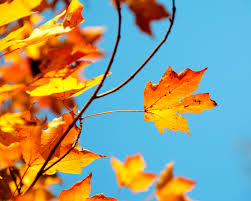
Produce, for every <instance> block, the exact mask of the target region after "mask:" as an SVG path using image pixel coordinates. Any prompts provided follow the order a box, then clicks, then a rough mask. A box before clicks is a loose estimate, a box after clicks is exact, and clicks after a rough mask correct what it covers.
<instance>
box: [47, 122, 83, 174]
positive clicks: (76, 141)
mask: <svg viewBox="0 0 251 201" xmlns="http://www.w3.org/2000/svg"><path fill="white" fill-rule="evenodd" d="M79 121H80V129H79V133H78V136H77V138H76V140H75V141H74V142H73V144H72V146H71V148H70V149H69V150H68V151H67V152H66V153H65V154H64V155H63V156H61V157H60V158H59V159H58V160H56V161H55V162H54V163H52V164H51V165H50V166H49V167H47V168H45V169H44V171H43V174H44V173H45V172H46V171H47V170H49V169H50V168H52V167H53V166H54V165H56V164H57V163H59V162H60V161H61V160H63V159H64V158H65V157H66V156H67V155H68V154H69V153H70V152H71V151H72V150H73V149H74V148H75V147H76V145H77V143H78V140H79V137H80V134H81V131H82V126H83V124H82V123H83V119H79Z"/></svg>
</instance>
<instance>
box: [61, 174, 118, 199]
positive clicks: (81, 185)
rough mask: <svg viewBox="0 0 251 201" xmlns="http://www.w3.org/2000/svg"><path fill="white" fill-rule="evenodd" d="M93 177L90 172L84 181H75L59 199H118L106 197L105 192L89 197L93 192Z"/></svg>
mask: <svg viewBox="0 0 251 201" xmlns="http://www.w3.org/2000/svg"><path fill="white" fill-rule="evenodd" d="M91 177H92V173H90V174H89V175H88V176H87V177H86V178H84V179H83V180H82V181H79V182H77V183H75V184H74V185H73V186H72V187H71V188H69V189H68V190H63V191H62V192H61V193H60V194H59V197H58V201H69V200H74V201H117V200H116V199H115V198H112V197H106V196H105V195H104V194H98V195H94V196H92V197H90V198H89V194H90V192H91Z"/></svg>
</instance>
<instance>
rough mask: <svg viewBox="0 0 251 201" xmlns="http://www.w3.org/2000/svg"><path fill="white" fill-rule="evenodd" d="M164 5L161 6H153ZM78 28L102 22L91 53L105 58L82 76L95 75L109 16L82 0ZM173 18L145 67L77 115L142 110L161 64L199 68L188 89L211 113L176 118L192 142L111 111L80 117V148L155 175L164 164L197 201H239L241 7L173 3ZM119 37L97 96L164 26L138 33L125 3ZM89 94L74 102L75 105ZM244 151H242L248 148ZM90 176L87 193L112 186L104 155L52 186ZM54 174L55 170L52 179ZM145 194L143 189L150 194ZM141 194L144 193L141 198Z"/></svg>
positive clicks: (106, 4) (244, 167)
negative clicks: (134, 160) (193, 87)
mask: <svg viewBox="0 0 251 201" xmlns="http://www.w3.org/2000/svg"><path fill="white" fill-rule="evenodd" d="M159 2H163V3H164V4H165V5H166V6H167V7H169V8H170V6H171V1H170V0H166V1H164V0H162V1H159ZM82 3H83V4H84V5H85V8H84V11H83V15H84V17H85V18H86V21H85V22H84V23H83V24H82V26H83V27H85V26H92V25H104V26H105V27H106V33H105V35H104V39H103V42H102V43H100V44H99V47H101V48H102V49H104V50H105V51H106V58H105V59H103V60H101V61H100V62H98V63H96V64H93V65H91V66H90V67H89V68H88V70H87V71H86V73H85V76H86V77H89V78H91V77H92V76H95V75H98V74H102V73H103V71H104V69H105V67H106V65H107V62H108V59H109V57H110V55H111V51H112V48H113V44H114V42H115V35H116V29H117V17H116V12H115V10H114V9H113V8H112V7H111V4H110V1H108V0H106V1H104V0H103V1H100V0H92V1H84V2H82ZM176 4H177V5H176V6H177V17H176V19H175V24H174V27H173V31H172V33H171V35H170V38H169V39H168V41H167V43H165V44H164V46H163V47H162V48H161V49H160V51H159V52H158V53H157V55H156V56H155V57H154V58H153V59H152V60H151V62H149V64H148V65H147V66H146V67H145V69H144V70H143V71H142V72H141V73H140V74H138V76H136V78H135V79H134V80H133V81H131V82H130V83H129V84H128V85H127V86H126V87H124V88H122V89H121V90H120V91H118V92H116V93H114V94H112V95H109V96H107V97H105V98H102V99H98V100H97V101H95V102H93V104H92V105H91V106H90V108H89V109H88V111H87V112H86V114H93V113H98V112H103V111H108V110H118V109H143V101H142V100H143V91H144V87H145V84H146V83H147V81H148V80H152V82H154V83H157V82H158V81H159V79H160V78H161V76H162V75H163V73H164V72H165V71H166V69H167V68H168V66H172V68H173V69H174V70H175V71H177V72H181V71H182V70H184V69H185V68H191V69H193V70H200V69H203V68H205V67H208V70H207V71H206V73H205V74H204V77H203V79H202V81H201V84H200V86H199V88H198V90H197V92H209V93H210V94H211V98H212V99H213V100H215V101H216V102H217V103H218V107H217V108H215V109H213V110H210V111H205V112H203V113H202V114H185V115H184V116H185V117H186V118H187V120H188V124H189V127H190V133H191V134H192V136H188V135H187V134H185V133H182V132H166V133H164V134H160V133H159V132H158V130H157V129H156V127H155V126H154V124H153V123H152V122H145V121H144V115H143V114H141V113H117V114H109V115H105V116H98V117H92V118H88V119H86V121H85V122H84V128H83V133H82V136H81V139H80V142H81V145H82V147H84V148H86V149H89V150H91V151H93V152H95V153H99V154H106V155H108V156H115V157H117V158H119V159H120V160H124V159H125V157H126V156H127V155H132V154H135V153H137V152H140V153H142V155H143V156H144V158H145V161H146V163H147V168H146V171H150V172H154V173H160V172H161V171H162V170H163V169H164V167H165V165H166V164H167V163H169V162H170V161H174V162H175V175H182V176H185V177H188V178H191V179H193V180H195V181H196V182H197V184H196V186H195V188H194V189H193V191H192V192H191V193H189V194H188V195H189V197H191V198H192V199H193V200H201V201H249V200H250V196H251V182H250V176H251V173H250V171H249V168H250V166H249V161H248V160H249V158H248V154H249V155H250V153H247V152H245V151H243V150H244V148H245V147H246V146H247V145H248V143H249V141H250V134H251V127H250V124H251V116H250V114H251V104H250V99H251V79H250V74H251V56H250V55H251V52H250V47H251V25H250V21H251V1H250V0H239V1H236V0H235V1H234V0H207V1H201V0H190V1H185V0H177V1H176ZM122 16H123V22H122V38H121V43H120V45H119V49H118V54H117V56H116V58H115V62H114V65H113V66H112V69H111V71H112V73H113V74H112V75H111V76H110V78H109V79H107V81H106V82H105V85H104V88H103V89H102V91H106V90H107V89H111V88H113V87H115V86H117V85H118V84H119V83H121V82H122V81H124V80H125V79H126V78H127V77H128V75H130V74H131V73H132V72H134V70H135V69H136V68H137V67H138V66H139V65H140V64H141V62H142V61H143V60H144V59H145V58H146V57H147V56H148V55H149V53H150V52H151V50H152V49H153V48H154V47H155V45H156V44H157V43H158V42H159V41H160V39H161V38H162V36H163V35H164V33H165V30H166V28H167V26H168V21H162V22H161V23H153V30H154V35H155V36H154V38H149V37H148V36H147V35H145V34H142V33H141V32H140V31H139V30H138V28H137V27H136V26H135V24H134V17H133V15H132V13H131V12H130V11H129V10H128V9H127V7H125V6H123V7H122ZM90 94H91V91H90V92H88V93H86V94H84V95H83V96H80V97H79V98H78V104H79V107H81V106H82V105H83V104H84V103H85V101H86V100H87V98H88V97H87V95H90ZM250 146H251V145H250ZM90 171H91V172H93V179H92V195H94V194H97V193H104V194H105V195H107V196H116V191H117V183H116V179H115V175H114V173H113V171H112V169H111V166H110V159H109V158H107V159H100V160H97V161H95V162H94V163H92V164H91V165H89V166H88V167H87V168H84V169H83V174H82V175H71V174H68V175H63V176H64V178H66V180H65V181H64V184H63V186H62V187H57V188H56V192H59V190H62V189H65V188H69V187H70V186H71V185H72V184H73V183H75V182H76V181H79V180H81V179H83V178H84V177H85V176H87V175H88V174H89V172H90ZM61 175H62V174H61ZM151 191H153V189H151ZM149 194H150V193H149ZM147 195H148V193H143V194H138V195H134V194H132V193H131V192H130V191H129V190H128V189H123V190H122V191H121V193H120V201H138V200H139V201H141V200H143V199H144V198H145V197H146V196H147Z"/></svg>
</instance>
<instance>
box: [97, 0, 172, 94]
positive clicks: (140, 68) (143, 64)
mask: <svg viewBox="0 0 251 201" xmlns="http://www.w3.org/2000/svg"><path fill="white" fill-rule="evenodd" d="M172 2H173V8H172V16H171V19H170V25H169V27H168V29H167V32H166V34H165V36H164V37H163V39H162V40H161V41H160V43H159V44H158V45H157V47H156V48H155V49H154V50H153V51H152V53H151V54H150V55H149V56H148V57H147V59H146V60H145V61H144V62H143V63H142V64H141V65H140V66H139V68H138V69H137V70H136V71H135V72H134V73H133V74H131V75H130V76H129V77H128V78H127V79H126V80H125V81H124V82H122V83H121V84H120V85H118V86H117V87H115V88H113V89H111V90H110V91H107V92H104V93H102V94H99V95H97V98H101V97H103V96H106V95H108V94H111V93H113V92H115V91H118V90H119V89H120V88H122V87H123V86H125V85H126V84H127V83H128V82H129V81H131V80H132V79H133V78H134V77H135V76H136V75H137V74H138V73H139V72H140V71H141V70H142V69H143V68H144V67H145V65H146V64H147V63H148V62H149V61H150V60H151V59H152V57H153V56H154V55H155V54H156V52H157V51H158V50H159V48H160V47H161V46H162V45H163V44H164V43H165V41H166V40H167V38H168V36H169V35H170V33H171V30H172V27H173V23H174V19H175V13H176V7H175V0H173V1H172Z"/></svg>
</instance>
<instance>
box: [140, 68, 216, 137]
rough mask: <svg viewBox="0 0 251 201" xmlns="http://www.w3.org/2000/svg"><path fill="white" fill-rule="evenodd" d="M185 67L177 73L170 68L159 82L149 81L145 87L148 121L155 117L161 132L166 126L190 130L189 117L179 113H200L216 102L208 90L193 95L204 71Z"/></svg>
mask: <svg viewBox="0 0 251 201" xmlns="http://www.w3.org/2000/svg"><path fill="white" fill-rule="evenodd" d="M206 69H207V68H205V69H203V70H201V71H192V70H191V69H189V68H188V69H186V70H184V71H183V72H181V73H180V74H177V73H176V72H174V71H173V70H172V68H171V67H169V68H168V69H167V71H166V72H165V74H164V75H163V77H162V78H161V80H160V81H159V84H152V83H151V81H149V82H148V83H147V84H146V87H145V91H144V99H143V102H144V108H145V121H153V122H154V124H155V125H156V127H157V128H158V130H159V131H160V133H163V132H165V129H164V128H167V129H169V130H172V131H185V132H186V133H188V134H189V135H190V133H189V129H188V126H187V120H186V119H185V118H184V117H183V116H182V115H178V114H176V112H178V113H186V112H192V113H201V112H202V111H204V110H209V109H212V108H214V107H215V106H216V105H217V104H216V102H215V101H213V100H211V99H210V96H209V94H208V93H200V94H195V95H191V94H192V93H193V92H194V91H195V90H196V89H197V88H198V86H199V83H200V80H201V78H202V75H203V73H204V72H205V71H206Z"/></svg>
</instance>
